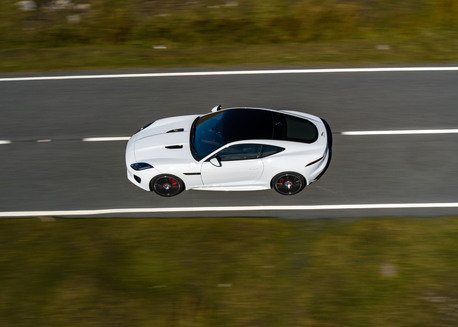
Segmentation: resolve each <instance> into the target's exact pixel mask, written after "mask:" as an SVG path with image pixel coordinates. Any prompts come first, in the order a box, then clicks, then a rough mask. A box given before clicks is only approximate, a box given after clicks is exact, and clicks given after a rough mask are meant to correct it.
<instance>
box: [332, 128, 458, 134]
mask: <svg viewBox="0 0 458 327" xmlns="http://www.w3.org/2000/svg"><path fill="white" fill-rule="evenodd" d="M340 134H342V135H408V134H458V129H417V130H402V129H401V130H392V131H349V132H341V133H340Z"/></svg>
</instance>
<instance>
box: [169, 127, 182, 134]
mask: <svg viewBox="0 0 458 327" xmlns="http://www.w3.org/2000/svg"><path fill="white" fill-rule="evenodd" d="M177 132H184V128H175V129H171V130H170V131H167V133H177Z"/></svg>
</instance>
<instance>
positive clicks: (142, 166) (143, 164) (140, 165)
mask: <svg viewBox="0 0 458 327" xmlns="http://www.w3.org/2000/svg"><path fill="white" fill-rule="evenodd" d="M130 166H131V167H132V169H135V170H144V169H149V168H153V166H151V165H150V164H148V163H146V162H136V163H133V164H132V165H130Z"/></svg>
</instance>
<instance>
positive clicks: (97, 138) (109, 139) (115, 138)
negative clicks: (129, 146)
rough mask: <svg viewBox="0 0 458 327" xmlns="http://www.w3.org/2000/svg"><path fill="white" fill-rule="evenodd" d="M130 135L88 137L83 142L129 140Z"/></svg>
mask: <svg viewBox="0 0 458 327" xmlns="http://www.w3.org/2000/svg"><path fill="white" fill-rule="evenodd" d="M129 139H130V136H112V137H86V138H84V139H83V142H109V141H128V140H129Z"/></svg>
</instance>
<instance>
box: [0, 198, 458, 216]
mask: <svg viewBox="0 0 458 327" xmlns="http://www.w3.org/2000/svg"><path fill="white" fill-rule="evenodd" d="M412 208H458V202H450V203H382V204H331V205H328V204H324V205H299V206H228V207H181V208H180V207H178V208H176V207H175V208H131V209H98V210H58V211H6V212H0V218H14V217H37V216H38V217H39V216H88V215H108V214H123V213H166V212H208V211H214V212H216V211H275V210H278V211H280V210H295V211H305V210H308V211H310V210H354V209H412Z"/></svg>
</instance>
